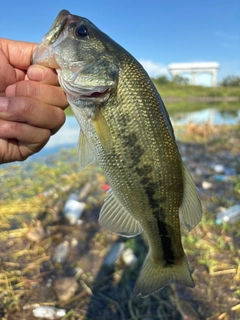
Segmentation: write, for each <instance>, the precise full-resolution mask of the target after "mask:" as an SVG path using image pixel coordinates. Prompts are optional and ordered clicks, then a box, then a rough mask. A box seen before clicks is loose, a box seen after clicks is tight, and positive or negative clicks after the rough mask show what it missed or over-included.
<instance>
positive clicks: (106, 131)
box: [92, 108, 112, 153]
mask: <svg viewBox="0 0 240 320" xmlns="http://www.w3.org/2000/svg"><path fill="white" fill-rule="evenodd" d="M92 121H93V126H94V128H95V129H96V132H97V136H98V138H99V140H100V142H101V145H102V147H103V149H104V150H105V152H106V153H109V151H110V150H111V148H112V136H111V132H110V128H109V126H108V124H107V121H106V120H105V118H104V116H103V115H102V112H101V110H99V108H96V110H95V114H94V118H93V119H92Z"/></svg>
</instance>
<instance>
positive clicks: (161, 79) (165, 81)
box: [152, 76, 169, 85]
mask: <svg viewBox="0 0 240 320" xmlns="http://www.w3.org/2000/svg"><path fill="white" fill-rule="evenodd" d="M152 80H153V82H154V83H155V84H157V85H164V84H168V83H169V80H168V78H167V77H166V76H161V77H158V78H153V79H152Z"/></svg>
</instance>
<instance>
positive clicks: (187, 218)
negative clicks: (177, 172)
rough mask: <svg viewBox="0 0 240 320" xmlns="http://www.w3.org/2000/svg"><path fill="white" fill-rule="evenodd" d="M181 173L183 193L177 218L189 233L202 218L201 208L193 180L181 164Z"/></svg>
mask: <svg viewBox="0 0 240 320" xmlns="http://www.w3.org/2000/svg"><path fill="white" fill-rule="evenodd" d="M182 172H183V185H184V192H183V201H182V204H181V207H180V210H179V216H180V220H181V222H182V224H183V226H184V228H185V229H186V230H187V231H190V230H192V229H193V228H194V227H195V226H196V225H197V224H198V223H199V222H200V220H201V218H202V206H201V202H200V199H199V195H198V191H197V188H196V185H195V183H194V181H193V178H192V176H191V175H190V173H189V171H188V169H187V168H186V166H185V164H184V163H183V162H182Z"/></svg>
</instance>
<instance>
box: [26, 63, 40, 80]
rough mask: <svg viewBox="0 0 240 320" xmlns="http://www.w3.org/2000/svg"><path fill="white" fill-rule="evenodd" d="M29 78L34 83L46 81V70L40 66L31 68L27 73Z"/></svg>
mask: <svg viewBox="0 0 240 320" xmlns="http://www.w3.org/2000/svg"><path fill="white" fill-rule="evenodd" d="M27 75H28V78H29V79H30V80H33V81H42V80H43V79H44V69H43V68H42V67H40V66H36V65H34V66H30V67H29V68H28V71H27Z"/></svg>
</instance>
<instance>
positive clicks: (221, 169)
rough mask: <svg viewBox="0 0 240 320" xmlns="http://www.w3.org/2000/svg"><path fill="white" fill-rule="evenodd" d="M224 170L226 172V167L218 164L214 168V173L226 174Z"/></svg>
mask: <svg viewBox="0 0 240 320" xmlns="http://www.w3.org/2000/svg"><path fill="white" fill-rule="evenodd" d="M224 170H225V167H224V165H222V164H216V165H215V166H214V171H215V172H216V173H224Z"/></svg>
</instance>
